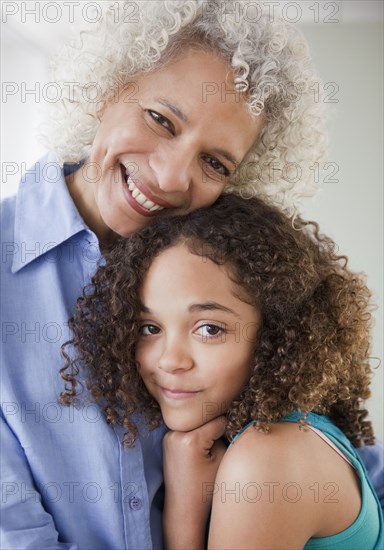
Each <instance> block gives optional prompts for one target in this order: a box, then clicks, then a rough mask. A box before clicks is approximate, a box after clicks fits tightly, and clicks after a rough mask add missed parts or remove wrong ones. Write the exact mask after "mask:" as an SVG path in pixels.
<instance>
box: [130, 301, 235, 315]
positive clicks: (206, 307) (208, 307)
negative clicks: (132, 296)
mask: <svg viewBox="0 0 384 550" xmlns="http://www.w3.org/2000/svg"><path fill="white" fill-rule="evenodd" d="M213 310H219V311H224V312H225V313H230V314H232V315H235V317H239V318H240V315H239V314H238V313H236V311H234V310H233V309H231V308H229V307H226V306H223V305H221V304H219V303H217V302H204V303H203V304H191V305H190V306H189V307H188V311H189V312H191V313H194V312H196V311H213ZM140 311H141V313H149V314H151V313H152V311H151V310H150V309H149V307H147V306H145V305H142V306H141V308H140Z"/></svg>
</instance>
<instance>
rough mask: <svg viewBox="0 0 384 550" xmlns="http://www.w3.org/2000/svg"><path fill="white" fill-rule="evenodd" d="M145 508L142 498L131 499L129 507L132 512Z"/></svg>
mask: <svg viewBox="0 0 384 550" xmlns="http://www.w3.org/2000/svg"><path fill="white" fill-rule="evenodd" d="M142 506H143V501H142V500H141V498H138V497H132V498H130V499H129V507H130V508H131V510H140V508H141V507H142Z"/></svg>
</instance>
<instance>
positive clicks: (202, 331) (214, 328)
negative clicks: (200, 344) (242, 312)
mask: <svg viewBox="0 0 384 550" xmlns="http://www.w3.org/2000/svg"><path fill="white" fill-rule="evenodd" d="M197 332H198V333H199V335H200V336H202V337H203V339H207V338H217V337H218V336H221V335H222V334H224V333H225V330H224V328H223V327H220V326H218V325H212V324H206V325H201V326H200V327H199V328H198V331H197Z"/></svg>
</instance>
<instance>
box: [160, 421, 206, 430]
mask: <svg viewBox="0 0 384 550" xmlns="http://www.w3.org/2000/svg"><path fill="white" fill-rule="evenodd" d="M164 422H165V425H166V426H167V428H168V429H169V430H171V431H172V432H192V431H193V430H197V428H200V427H201V426H202V425H203V423H202V422H200V423H199V422H182V421H180V420H179V421H177V420H173V421H171V420H170V421H169V422H167V420H164Z"/></svg>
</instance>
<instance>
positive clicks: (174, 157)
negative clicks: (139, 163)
mask: <svg viewBox="0 0 384 550" xmlns="http://www.w3.org/2000/svg"><path fill="white" fill-rule="evenodd" d="M193 157H194V154H193V152H192V150H191V147H190V146H188V145H187V144H185V143H184V144H182V143H176V140H172V141H169V142H166V143H162V144H160V145H159V146H158V147H157V149H156V151H155V152H154V153H153V154H152V155H151V157H150V159H149V165H150V167H151V169H152V171H153V173H154V176H155V178H156V180H157V184H158V186H159V188H160V189H161V190H162V191H164V192H165V193H177V192H179V193H185V192H186V191H188V190H189V189H190V187H191V183H192V171H193Z"/></svg>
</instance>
